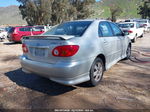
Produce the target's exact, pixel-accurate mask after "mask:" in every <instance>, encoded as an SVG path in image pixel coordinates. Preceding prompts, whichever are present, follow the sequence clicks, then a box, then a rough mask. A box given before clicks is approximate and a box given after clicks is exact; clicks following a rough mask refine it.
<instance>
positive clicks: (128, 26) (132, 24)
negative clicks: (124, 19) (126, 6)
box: [118, 23, 134, 28]
mask: <svg viewBox="0 0 150 112" xmlns="http://www.w3.org/2000/svg"><path fill="white" fill-rule="evenodd" d="M118 26H119V27H120V28H134V23H128V24H127V23H126V24H119V25H118Z"/></svg>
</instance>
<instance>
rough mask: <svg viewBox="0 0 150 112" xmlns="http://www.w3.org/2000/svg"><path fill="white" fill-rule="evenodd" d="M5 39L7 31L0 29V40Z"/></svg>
mask: <svg viewBox="0 0 150 112" xmlns="http://www.w3.org/2000/svg"><path fill="white" fill-rule="evenodd" d="M6 38H7V31H6V29H5V28H0V39H1V40H3V39H6Z"/></svg>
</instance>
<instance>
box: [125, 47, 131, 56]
mask: <svg viewBox="0 0 150 112" xmlns="http://www.w3.org/2000/svg"><path fill="white" fill-rule="evenodd" d="M130 57H131V45H128V48H127V51H126V58H125V59H130Z"/></svg>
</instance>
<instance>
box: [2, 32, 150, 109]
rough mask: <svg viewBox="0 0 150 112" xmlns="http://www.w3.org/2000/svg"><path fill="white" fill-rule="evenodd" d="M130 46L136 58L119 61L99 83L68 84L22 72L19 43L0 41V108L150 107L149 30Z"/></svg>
mask: <svg viewBox="0 0 150 112" xmlns="http://www.w3.org/2000/svg"><path fill="white" fill-rule="evenodd" d="M132 49H133V50H134V51H133V53H132V55H133V56H136V57H137V59H138V60H137V59H135V58H134V57H132V61H131V60H123V61H120V62H119V63H117V64H116V65H114V66H113V67H112V68H111V69H110V70H108V71H107V72H105V74H104V78H103V81H102V82H101V84H100V85H99V86H97V87H88V85H87V84H86V83H84V84H80V85H77V86H74V87H69V86H64V85H60V84H57V83H55V82H52V81H50V80H48V79H45V78H42V77H39V76H36V75H34V74H31V75H29V74H25V73H23V72H22V71H21V66H20V63H19V56H20V55H21V54H22V51H21V44H11V43H9V42H3V43H2V42H0V109H2V108H5V109H39V108H40V109H68V108H69V109H150V33H147V34H145V36H144V38H139V39H138V40H137V42H136V43H135V44H133V48H132ZM135 50H136V51H135ZM137 51H140V52H141V53H142V54H143V55H145V56H142V55H139V54H138V52H137ZM148 56H149V57H148ZM148 61H149V62H148Z"/></svg>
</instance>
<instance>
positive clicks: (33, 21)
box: [17, 0, 95, 25]
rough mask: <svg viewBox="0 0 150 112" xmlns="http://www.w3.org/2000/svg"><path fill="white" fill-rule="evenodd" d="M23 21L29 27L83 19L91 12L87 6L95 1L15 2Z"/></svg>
mask: <svg viewBox="0 0 150 112" xmlns="http://www.w3.org/2000/svg"><path fill="white" fill-rule="evenodd" d="M17 1H18V2H20V3H21V5H20V6H19V9H20V11H21V14H22V17H23V19H25V20H26V21H27V23H28V24H29V25H37V24H38V25H40V24H43V25H44V24H51V25H55V24H59V23H62V22H64V21H69V20H74V19H84V18H87V17H88V16H89V14H90V13H91V11H90V10H89V9H88V5H89V4H91V3H94V2H95V0H17Z"/></svg>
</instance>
